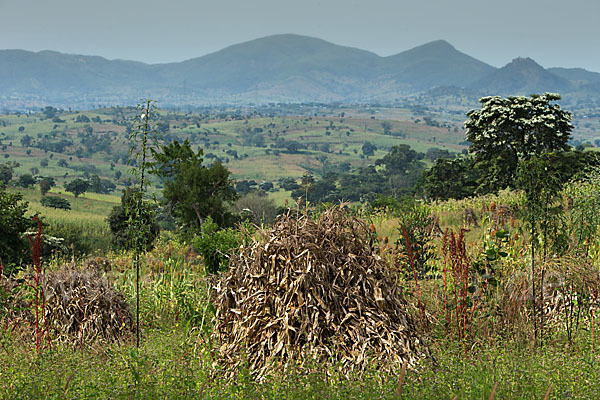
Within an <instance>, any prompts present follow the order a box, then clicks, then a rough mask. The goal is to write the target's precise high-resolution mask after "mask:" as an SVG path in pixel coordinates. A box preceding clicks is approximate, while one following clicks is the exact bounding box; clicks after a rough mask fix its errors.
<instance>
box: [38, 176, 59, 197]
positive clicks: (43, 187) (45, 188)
mask: <svg viewBox="0 0 600 400" xmlns="http://www.w3.org/2000/svg"><path fill="white" fill-rule="evenodd" d="M38 184H39V185H40V192H41V193H42V196H45V195H46V194H47V193H48V192H49V191H50V189H52V188H53V187H54V186H56V182H55V181H54V178H52V177H48V178H42V179H40V181H39V182H38Z"/></svg>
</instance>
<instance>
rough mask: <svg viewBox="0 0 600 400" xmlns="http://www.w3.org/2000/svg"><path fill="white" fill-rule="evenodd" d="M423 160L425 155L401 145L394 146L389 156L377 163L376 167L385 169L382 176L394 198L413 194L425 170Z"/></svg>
mask: <svg viewBox="0 0 600 400" xmlns="http://www.w3.org/2000/svg"><path fill="white" fill-rule="evenodd" d="M422 159H423V153H417V152H416V151H414V150H413V149H411V148H410V146H408V145H405V144H401V145H398V146H393V147H392V149H391V151H390V152H389V153H388V154H386V155H385V156H384V157H383V158H381V159H379V160H377V161H376V162H375V165H378V166H383V167H384V169H383V171H381V174H382V175H383V176H384V177H385V178H386V179H387V186H388V188H389V190H390V192H391V193H390V194H391V195H392V196H394V197H396V196H399V195H403V194H408V193H412V190H413V187H414V186H415V184H416V182H417V180H418V179H419V176H421V174H422V173H423V170H424V169H425V166H424V164H423V162H422V161H421V160H422Z"/></svg>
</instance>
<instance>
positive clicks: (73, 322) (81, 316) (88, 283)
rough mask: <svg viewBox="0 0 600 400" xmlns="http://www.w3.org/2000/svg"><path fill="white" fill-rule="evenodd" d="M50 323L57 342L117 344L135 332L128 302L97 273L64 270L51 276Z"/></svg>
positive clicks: (48, 280) (48, 284) (48, 283)
mask: <svg viewBox="0 0 600 400" xmlns="http://www.w3.org/2000/svg"><path fill="white" fill-rule="evenodd" d="M45 284H46V288H45V292H46V303H47V306H46V319H47V320H48V321H49V322H50V323H51V325H52V328H53V329H52V330H53V340H59V341H67V342H69V341H75V340H76V341H82V342H84V343H88V342H90V341H93V340H96V339H100V338H101V339H104V340H108V341H114V340H118V339H120V338H121V337H122V336H123V335H126V334H130V333H132V332H133V331H134V329H135V324H134V318H133V316H132V314H131V312H130V310H129V306H128V305H127V302H126V301H125V299H124V298H123V295H121V294H120V293H119V292H117V291H115V289H114V288H113V287H112V285H111V284H110V283H108V282H107V281H106V280H105V279H104V278H102V276H101V275H100V274H99V273H97V272H96V271H90V270H87V271H86V270H83V271H82V270H77V269H63V270H61V271H58V272H51V273H49V274H47V278H46V283H45Z"/></svg>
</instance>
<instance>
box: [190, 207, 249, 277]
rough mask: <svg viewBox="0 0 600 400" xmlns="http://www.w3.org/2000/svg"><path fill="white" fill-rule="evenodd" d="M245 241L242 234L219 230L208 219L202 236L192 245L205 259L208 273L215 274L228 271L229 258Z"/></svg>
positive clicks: (230, 230) (230, 229)
mask: <svg viewBox="0 0 600 400" xmlns="http://www.w3.org/2000/svg"><path fill="white" fill-rule="evenodd" d="M243 241H244V238H243V236H242V234H241V233H240V232H238V231H236V230H234V229H232V228H225V229H219V226H218V225H217V224H216V223H214V222H213V221H212V219H211V218H210V217H208V218H206V220H205V221H204V225H203V226H202V234H201V235H199V236H197V237H196V238H194V240H193V242H192V245H193V246H194V249H195V250H196V251H197V252H198V253H199V254H200V255H201V256H202V258H203V259H204V266H205V268H206V272H208V273H211V274H215V273H217V272H219V271H225V270H227V264H228V262H229V256H230V255H231V253H232V251H233V250H234V249H235V248H237V247H239V246H240V245H241V244H242V243H243Z"/></svg>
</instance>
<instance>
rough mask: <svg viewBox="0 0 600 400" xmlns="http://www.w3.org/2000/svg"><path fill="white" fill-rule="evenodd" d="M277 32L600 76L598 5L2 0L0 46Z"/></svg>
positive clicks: (128, 48) (216, 45)
mask: <svg viewBox="0 0 600 400" xmlns="http://www.w3.org/2000/svg"><path fill="white" fill-rule="evenodd" d="M279 33H297V34H302V35H308V36H314V37H319V38H321V39H325V40H327V41H330V42H333V43H336V44H340V45H345V46H352V47H358V48H361V49H364V50H370V51H373V52H375V53H377V54H379V55H382V56H386V55H391V54H396V53H399V52H401V51H404V50H407V49H409V48H412V47H414V46H418V45H420V44H424V43H426V42H429V41H432V40H437V39H445V40H447V41H449V42H450V43H451V44H453V45H454V46H455V47H456V48H457V49H458V50H460V51H462V52H464V53H467V54H469V55H471V56H473V57H475V58H478V59H480V60H482V61H484V62H487V63H489V64H492V65H494V66H502V65H504V64H506V63H508V62H510V61H511V60H512V59H513V58H515V57H519V56H521V57H531V58H533V59H534V60H536V61H537V62H538V63H540V64H541V65H543V66H544V67H554V66H564V67H583V68H586V69H589V70H592V71H596V72H600V42H599V39H600V1H599V0H570V1H568V0H561V1H557V0H544V1H542V0H293V1H292V0H218V1H216V0H196V1H193V0H146V1H142V0H0V49H15V48H21V49H26V50H35V51H37V50H57V51H61V52H67V53H77V54H89V55H100V56H103V57H106V58H110V59H114V58H121V59H129V60H138V61H144V62H149V63H157V62H172V61H181V60H185V59H189V58H193V57H198V56H201V55H204V54H207V53H211V52H214V51H217V50H220V49H222V48H224V47H226V46H229V45H232V44H236V43H240V42H244V41H247V40H251V39H255V38H259V37H263V36H267V35H272V34H279Z"/></svg>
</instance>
